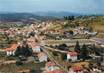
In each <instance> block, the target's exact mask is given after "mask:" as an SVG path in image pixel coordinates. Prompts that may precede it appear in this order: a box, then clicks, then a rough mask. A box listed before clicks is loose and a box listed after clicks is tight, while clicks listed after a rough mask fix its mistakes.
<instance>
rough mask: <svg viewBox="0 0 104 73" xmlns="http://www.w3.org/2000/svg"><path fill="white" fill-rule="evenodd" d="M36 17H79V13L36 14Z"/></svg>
mask: <svg viewBox="0 0 104 73" xmlns="http://www.w3.org/2000/svg"><path fill="white" fill-rule="evenodd" d="M35 14H36V15H40V16H53V17H63V16H79V15H81V14H79V13H73V12H64V11H63V12H36V13H35Z"/></svg>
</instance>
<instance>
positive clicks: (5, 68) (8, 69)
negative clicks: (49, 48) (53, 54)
mask: <svg viewBox="0 0 104 73" xmlns="http://www.w3.org/2000/svg"><path fill="white" fill-rule="evenodd" d="M44 66H45V63H34V62H30V63H27V64H24V65H21V66H16V64H6V65H4V64H2V65H1V66H0V72H4V73H17V72H18V71H22V70H28V69H29V70H31V69H32V70H40V69H41V68H43V67H44Z"/></svg>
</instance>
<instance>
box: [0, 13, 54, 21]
mask: <svg viewBox="0 0 104 73" xmlns="http://www.w3.org/2000/svg"><path fill="white" fill-rule="evenodd" d="M52 19H55V18H54V17H51V16H40V15H35V14H33V13H0V21H7V22H9V21H10V22H15V21H28V20H29V21H44V20H52Z"/></svg>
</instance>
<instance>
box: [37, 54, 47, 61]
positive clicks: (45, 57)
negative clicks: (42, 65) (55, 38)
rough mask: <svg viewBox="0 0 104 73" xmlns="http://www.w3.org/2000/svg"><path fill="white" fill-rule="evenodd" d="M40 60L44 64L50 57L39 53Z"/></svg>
mask: <svg viewBox="0 0 104 73" xmlns="http://www.w3.org/2000/svg"><path fill="white" fill-rule="evenodd" d="M38 58H39V61H40V62H44V61H47V60H48V56H47V55H46V54H45V53H44V52H41V53H39V54H38Z"/></svg>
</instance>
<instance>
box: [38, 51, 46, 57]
mask: <svg viewBox="0 0 104 73" xmlns="http://www.w3.org/2000/svg"><path fill="white" fill-rule="evenodd" d="M42 56H46V54H45V53H44V52H41V53H39V54H38V57H42Z"/></svg>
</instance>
